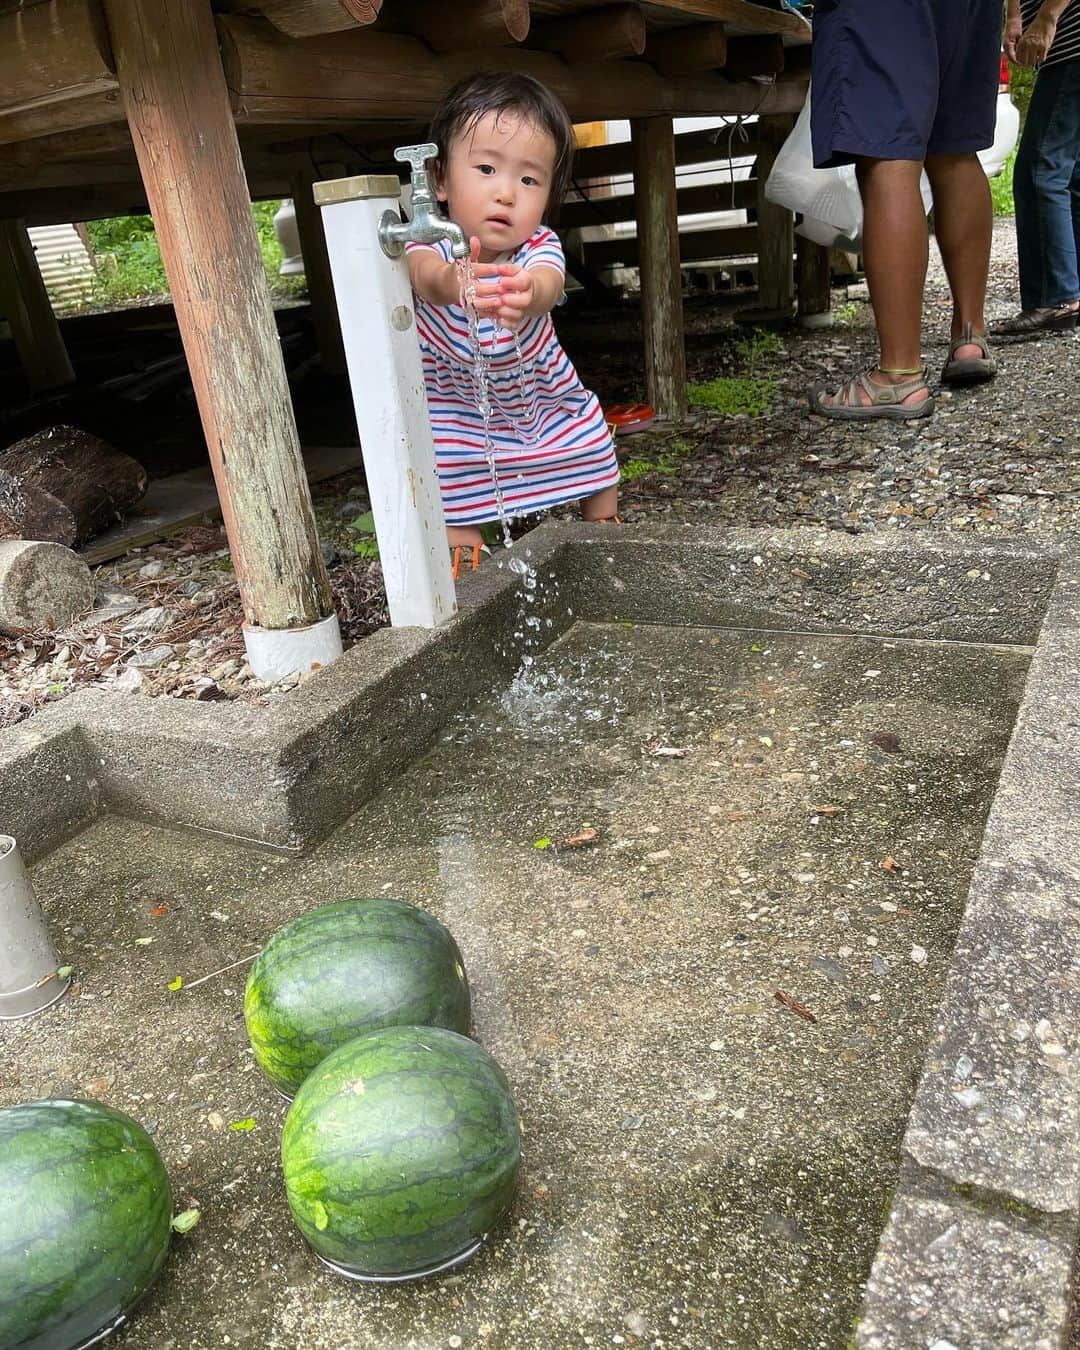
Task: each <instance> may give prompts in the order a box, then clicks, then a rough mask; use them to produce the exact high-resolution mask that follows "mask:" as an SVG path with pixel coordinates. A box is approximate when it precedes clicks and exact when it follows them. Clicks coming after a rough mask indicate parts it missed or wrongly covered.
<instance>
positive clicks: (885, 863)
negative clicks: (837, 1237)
mask: <svg viewBox="0 0 1080 1350" xmlns="http://www.w3.org/2000/svg"><path fill="white" fill-rule="evenodd" d="M881 866H882V867H883V868H884V869H885V871H886V872H896V871H899V865H898V864H897V861H896V859H895V858H894V857H893V856H892V854H891V853H890V854H889V855H888V857H886V858H883V859H882V860H881Z"/></svg>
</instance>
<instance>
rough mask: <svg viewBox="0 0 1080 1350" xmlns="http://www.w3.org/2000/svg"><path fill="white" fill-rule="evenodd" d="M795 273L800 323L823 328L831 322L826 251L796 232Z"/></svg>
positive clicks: (830, 296) (829, 280)
mask: <svg viewBox="0 0 1080 1350" xmlns="http://www.w3.org/2000/svg"><path fill="white" fill-rule="evenodd" d="M795 273H796V280H797V286H798V296H799V322H800V323H801V324H805V326H806V327H807V328H824V327H826V325H828V324H830V323H831V322H832V312H831V311H832V275H831V269H830V267H829V250H828V249H827V248H824V247H822V245H821V244H815V243H814V241H813V240H812V239H804V238H803V237H802V235H799V236H798V237H797V238H796V240H795Z"/></svg>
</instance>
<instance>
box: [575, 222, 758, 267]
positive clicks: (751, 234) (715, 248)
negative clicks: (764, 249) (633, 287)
mask: <svg viewBox="0 0 1080 1350" xmlns="http://www.w3.org/2000/svg"><path fill="white" fill-rule="evenodd" d="M757 242H758V232H757V226H756V225H736V226H732V227H731V228H729V229H726V230H692V231H688V232H687V233H685V234H683V235H681V236H680V238H679V258H680V261H681V263H682V266H683V267H685V266H686V265H687V264H688V263H695V262H709V261H711V260H712V259H713V258H745V257H753V255H754V254H755V253H756V252H757ZM585 258H586V261H587V262H588V264H589V266H590V267H610V266H613V265H617V264H619V263H622V264H623V265H624V266H626V267H636V266H637V263H638V243H637V240H636V239H601V240H599V241H598V242H597V243H595V244H586V245H585Z"/></svg>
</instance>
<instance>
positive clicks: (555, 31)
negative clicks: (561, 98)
mask: <svg viewBox="0 0 1080 1350" xmlns="http://www.w3.org/2000/svg"><path fill="white" fill-rule="evenodd" d="M529 45H530V46H532V47H538V48H539V49H540V50H541V51H545V52H558V53H559V55H560V56H561V57H562V58H563V60H564V61H565V62H566V63H567V65H571V66H575V65H582V64H584V63H586V62H589V61H608V60H611V59H613V58H618V57H622V56H640V55H641V53H642V52H643V51H644V50H645V16H644V14H643V13H642V10H641V6H640V5H635V4H618V5H609V6H608V7H607V8H606V9H594V10H589V11H588V13H586V14H574V15H571V16H570V17H569V18H566V19H553V20H552V21H551V22H550V23H545V24H541V25H540V26H539V27H537V28H536V29H534V31H533V32H532V33H531V34H530V36H529Z"/></svg>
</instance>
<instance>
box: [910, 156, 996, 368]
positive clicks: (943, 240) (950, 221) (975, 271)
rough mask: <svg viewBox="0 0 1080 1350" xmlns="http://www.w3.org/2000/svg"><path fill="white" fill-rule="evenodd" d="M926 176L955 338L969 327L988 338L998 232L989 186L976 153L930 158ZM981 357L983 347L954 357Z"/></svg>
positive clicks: (967, 347)
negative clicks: (989, 296)
mask: <svg viewBox="0 0 1080 1350" xmlns="http://www.w3.org/2000/svg"><path fill="white" fill-rule="evenodd" d="M926 172H927V175H928V176H929V178H930V186H931V188H932V189H933V193H934V231H935V234H936V236H937V241H938V248H940V250H941V260H942V262H943V263H944V265H945V275H946V276H947V277H948V278H949V289H950V290H951V291H952V298H953V314H952V336H953V337H954V338H957V337H959V336H960V335H961V334H962V333H963V332H964V330H965V329H966V328H967V326H968V325H969V324H970V325H971V329H972V332H974V333H980V334H985V332H986V316H985V314H984V312H983V310H984V306H985V304H986V281H987V277H988V276H989V273H990V245H991V242H992V239H993V230H994V209H993V203H992V202H991V199H990V184H989V183H988V182H987V179H986V174H985V172H984V171H983V167H982V165H981V164H980V163H979V160H978V156H977V155H974V154H965V155H927V157H926ZM981 355H982V348H981V347H979V346H973V345H971V344H964V345H962V346H960V347H958V348H957V349H956V351H955V353H954V356H955V358H956V359H958V360H965V359H967V358H977V357H979V356H981Z"/></svg>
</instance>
